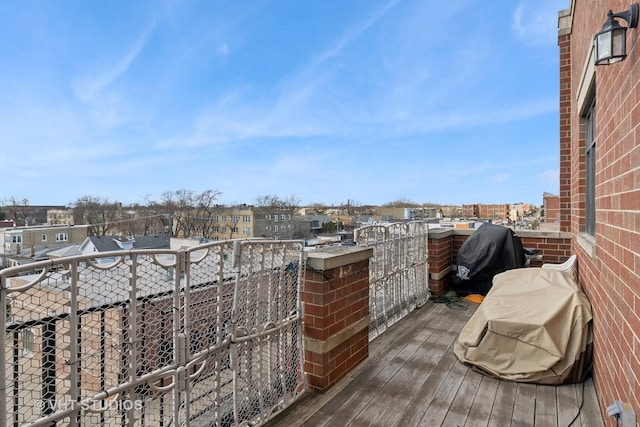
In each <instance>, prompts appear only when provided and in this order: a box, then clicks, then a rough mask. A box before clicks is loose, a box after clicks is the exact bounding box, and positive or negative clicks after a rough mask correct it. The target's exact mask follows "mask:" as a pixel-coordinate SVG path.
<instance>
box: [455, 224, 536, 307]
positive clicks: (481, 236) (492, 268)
mask: <svg viewBox="0 0 640 427" xmlns="http://www.w3.org/2000/svg"><path fill="white" fill-rule="evenodd" d="M525 262H526V257H525V252H524V248H523V247H522V242H521V241H520V238H519V237H518V236H516V235H515V233H514V232H513V230H511V229H510V228H507V227H503V226H500V225H495V224H490V223H484V224H482V225H481V226H480V227H478V229H477V230H476V231H475V232H474V233H473V234H472V235H471V236H469V238H468V239H467V240H465V242H464V243H463V244H462V246H461V247H460V250H459V251H458V256H457V259H456V264H457V265H458V271H457V273H456V275H455V276H454V278H453V280H452V282H451V288H452V289H453V290H454V291H456V293H457V294H458V295H461V296H465V295H469V294H481V295H486V294H487V292H489V289H491V281H492V280H493V276H495V275H496V274H498V273H502V272H503V271H507V270H511V269H514V268H519V267H523V266H524V265H525Z"/></svg>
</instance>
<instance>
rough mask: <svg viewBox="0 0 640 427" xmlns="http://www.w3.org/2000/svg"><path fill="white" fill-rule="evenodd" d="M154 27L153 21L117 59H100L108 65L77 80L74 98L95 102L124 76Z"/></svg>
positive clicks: (149, 37)
mask: <svg viewBox="0 0 640 427" xmlns="http://www.w3.org/2000/svg"><path fill="white" fill-rule="evenodd" d="M155 26H156V20H155V19H154V20H152V21H151V22H150V23H149V24H148V25H147V26H146V28H145V29H144V30H143V31H142V32H141V33H140V35H138V37H137V39H136V40H135V41H134V42H133V43H132V44H131V45H130V46H128V47H126V48H125V49H124V52H123V54H122V55H121V56H120V57H119V58H115V59H106V58H100V60H101V61H109V62H110V65H108V66H106V67H105V68H104V69H102V70H101V71H99V72H97V73H95V74H92V75H87V76H84V77H81V78H79V79H78V81H77V82H76V83H75V85H74V89H75V93H76V96H78V98H79V99H80V100H82V101H85V102H95V101H96V97H98V96H99V95H101V93H102V92H103V91H104V90H105V89H106V88H108V87H109V86H110V85H111V84H112V83H113V82H114V81H115V80H117V79H118V78H119V77H120V76H121V75H122V74H124V73H125V72H126V71H127V70H128V69H129V67H130V66H131V64H133V62H134V61H135V60H136V58H137V57H138V55H139V54H140V52H142V50H143V49H144V47H145V46H146V45H147V43H148V42H149V40H150V39H151V36H152V34H153V31H154V28H155Z"/></svg>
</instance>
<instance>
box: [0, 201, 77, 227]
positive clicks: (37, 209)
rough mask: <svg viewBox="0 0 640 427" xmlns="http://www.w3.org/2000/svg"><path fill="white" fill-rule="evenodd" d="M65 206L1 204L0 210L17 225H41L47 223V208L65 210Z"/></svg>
mask: <svg viewBox="0 0 640 427" xmlns="http://www.w3.org/2000/svg"><path fill="white" fill-rule="evenodd" d="M65 209H66V207H65V206H31V205H24V206H2V207H1V208H0V212H3V213H4V214H5V217H6V219H7V220H13V221H14V222H15V223H16V225H18V226H26V225H30V226H32V225H42V224H45V223H47V212H48V211H49V210H65Z"/></svg>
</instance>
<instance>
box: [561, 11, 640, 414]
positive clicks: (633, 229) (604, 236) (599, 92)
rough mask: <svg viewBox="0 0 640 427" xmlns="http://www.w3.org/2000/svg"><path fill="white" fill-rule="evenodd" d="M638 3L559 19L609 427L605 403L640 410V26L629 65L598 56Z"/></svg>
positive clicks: (573, 199) (568, 160)
mask: <svg viewBox="0 0 640 427" xmlns="http://www.w3.org/2000/svg"><path fill="white" fill-rule="evenodd" d="M630 3H631V2H629V3H626V2H622V3H621V2H618V1H612V0H607V1H597V2H593V1H587V0H576V1H572V2H571V5H572V8H571V9H570V10H567V11H563V12H561V13H560V20H559V24H560V25H559V36H558V45H559V46H560V83H561V89H560V156H561V157H560V161H561V166H560V168H561V172H560V179H561V182H560V189H561V195H560V196H561V199H562V202H561V203H562V210H563V214H562V215H563V220H562V227H565V224H566V223H565V221H564V218H565V217H567V218H569V221H568V223H569V225H570V229H569V230H570V231H571V234H572V236H573V240H572V250H573V252H574V253H575V254H576V255H577V256H578V278H579V282H580V284H581V286H582V287H583V288H584V289H585V291H586V293H587V295H588V296H589V298H590V300H591V304H592V307H593V315H594V351H595V353H594V379H595V385H596V390H597V393H598V397H599V400H600V410H601V412H602V413H603V417H604V418H605V421H606V422H607V425H610V426H613V425H615V420H614V419H613V418H612V417H608V416H607V414H606V406H607V405H609V404H611V403H612V402H613V401H614V400H621V401H623V402H628V403H630V404H631V405H632V406H633V408H634V410H635V411H636V413H638V412H639V411H640V274H639V271H640V169H639V167H640V50H639V48H640V43H639V41H640V29H639V28H635V29H629V30H628V31H627V53H628V57H627V58H626V59H625V60H624V61H622V62H618V63H615V64H612V65H608V66H598V67H595V66H594V65H593V56H592V55H593V53H592V49H593V37H594V35H595V34H596V33H597V32H598V31H600V29H601V28H602V25H603V24H604V22H605V20H606V15H607V11H608V10H609V9H612V10H613V12H621V11H622V10H624V9H626V8H628V7H629V5H630ZM563 17H565V18H563ZM619 22H620V24H621V25H623V26H627V23H626V22H625V21H623V20H620V21H619ZM568 88H569V89H568ZM593 97H595V117H596V120H595V140H596V164H595V219H596V221H595V224H596V226H595V235H593V236H592V235H588V234H587V233H585V198H586V196H585V193H586V192H585V183H586V181H585V170H586V166H585V144H586V141H585V139H586V136H585V124H584V119H583V115H584V111H585V107H586V106H587V105H586V104H587V103H590V99H593ZM567 171H569V173H568V176H569V179H570V182H569V186H568V187H567V186H566V182H565V180H566V178H567V174H566V173H567ZM567 201H570V203H567Z"/></svg>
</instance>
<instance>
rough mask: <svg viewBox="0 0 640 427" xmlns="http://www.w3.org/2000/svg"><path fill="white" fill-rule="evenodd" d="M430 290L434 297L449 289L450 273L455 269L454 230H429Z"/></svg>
mask: <svg viewBox="0 0 640 427" xmlns="http://www.w3.org/2000/svg"><path fill="white" fill-rule="evenodd" d="M428 242H429V249H428V250H429V291H431V295H432V296H434V297H438V296H441V295H443V294H445V293H447V291H448V290H449V275H450V273H451V272H452V271H453V269H452V265H453V264H454V263H453V260H452V242H453V230H450V229H444V228H443V229H433V230H429V239H428Z"/></svg>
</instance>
